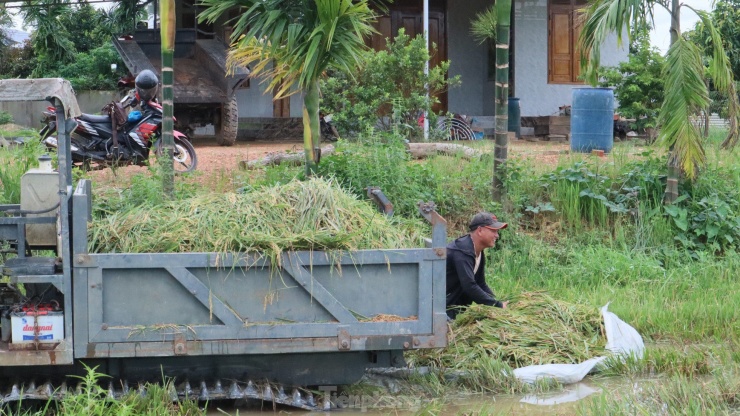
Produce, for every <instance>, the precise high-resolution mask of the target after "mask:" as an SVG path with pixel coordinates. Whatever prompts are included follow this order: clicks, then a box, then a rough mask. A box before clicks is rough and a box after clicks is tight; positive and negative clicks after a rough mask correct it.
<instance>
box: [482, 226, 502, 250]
mask: <svg viewBox="0 0 740 416" xmlns="http://www.w3.org/2000/svg"><path fill="white" fill-rule="evenodd" d="M479 229H480V230H481V232H480V236H481V242H482V243H483V245H484V246H485V247H486V248H490V247H493V246H495V245H496V240H498V230H497V229H496V228H493V227H488V226H485V225H484V226H482V227H480V228H479Z"/></svg>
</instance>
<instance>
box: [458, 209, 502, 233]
mask: <svg viewBox="0 0 740 416" xmlns="http://www.w3.org/2000/svg"><path fill="white" fill-rule="evenodd" d="M508 226H509V224H507V223H505V222H501V221H499V220H498V218H496V216H495V215H493V214H491V213H490V212H479V213H477V214H475V216H474V217H473V219H472V220H470V225H469V226H468V228H469V229H470V231H475V230H477V229H478V228H479V227H490V228H493V229H495V230H503V229H504V228H506V227H508Z"/></svg>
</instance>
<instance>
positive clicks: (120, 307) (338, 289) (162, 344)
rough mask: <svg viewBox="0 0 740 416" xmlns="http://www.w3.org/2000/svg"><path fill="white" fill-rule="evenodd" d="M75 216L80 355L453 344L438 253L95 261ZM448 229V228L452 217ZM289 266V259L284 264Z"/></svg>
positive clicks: (83, 221) (78, 196)
mask: <svg viewBox="0 0 740 416" xmlns="http://www.w3.org/2000/svg"><path fill="white" fill-rule="evenodd" d="M84 182H85V181H82V182H81V185H80V186H78V187H77V191H76V192H75V194H74V201H73V208H74V212H75V215H74V218H73V230H80V232H76V233H73V236H74V243H73V247H74V250H73V259H74V260H73V262H74V266H75V267H74V270H73V285H74V286H73V293H74V311H75V313H74V319H75V321H74V328H75V337H74V343H75V347H74V350H75V357H77V358H108V357H133V356H136V357H158V356H178V355H181V356H189V355H190V356H203V355H239V354H249V355H255V354H256V355H260V354H292V353H299V354H300V353H326V352H335V353H336V352H340V353H341V352H347V353H349V352H361V351H368V352H373V351H389V350H401V351H402V350H406V349H412V348H431V347H442V346H444V345H445V344H446V314H445V296H444V294H445V251H444V249H440V248H439V247H444V245H443V244H444V240H445V229H444V224H441V225H440V224H438V225H437V226H436V227H435V229H436V231H437V232H436V233H435V235H434V237H435V238H434V240H433V241H434V244H433V245H434V246H436V247H437V248H418V249H383V250H359V251H353V252H344V253H329V252H323V251H313V252H285V253H283V254H282V256H281V258H280V259H273V260H271V259H268V258H265V257H264V256H262V255H260V254H259V253H171V254H136V253H112V254H95V253H88V252H87V236H86V233H84V232H82V230H86V229H87V213H88V212H89V211H87V210H88V207H89V202H90V201H89V195H87V194H86V192H87V191H86V190H85V185H84ZM442 221H443V220H442ZM277 260H279V261H277Z"/></svg>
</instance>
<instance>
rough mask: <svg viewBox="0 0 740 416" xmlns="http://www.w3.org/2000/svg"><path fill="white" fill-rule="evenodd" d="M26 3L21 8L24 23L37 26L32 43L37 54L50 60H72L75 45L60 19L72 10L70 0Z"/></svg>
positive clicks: (30, 0)
mask: <svg viewBox="0 0 740 416" xmlns="http://www.w3.org/2000/svg"><path fill="white" fill-rule="evenodd" d="M24 5H26V6H27V7H24V8H23V9H21V15H22V16H23V23H24V24H26V25H31V26H34V27H35V28H36V30H35V31H34V33H33V35H32V39H33V40H32V43H33V48H34V50H36V53H37V55H38V56H40V57H41V58H42V60H43V58H46V59H47V60H48V61H60V62H67V61H70V60H72V58H73V57H74V54H75V46H74V43H73V42H72V41H71V40H70V39H69V33H68V32H67V30H66V28H65V27H64V25H63V24H62V22H61V21H60V19H59V17H60V16H63V15H66V14H69V13H70V12H71V10H72V9H71V7H70V2H69V0H61V1H58V0H28V1H27V2H26V3H24ZM37 69H38V68H37Z"/></svg>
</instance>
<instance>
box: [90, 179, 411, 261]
mask: <svg viewBox="0 0 740 416" xmlns="http://www.w3.org/2000/svg"><path fill="white" fill-rule="evenodd" d="M407 225H410V226H407ZM417 225H418V221H417ZM413 228H414V227H413V222H412V221H408V220H407V221H405V222H402V221H392V220H389V219H388V218H387V217H385V216H384V215H382V214H381V213H380V212H379V211H377V210H376V209H375V208H374V207H373V206H371V205H370V204H368V203H366V202H363V201H360V200H358V199H357V198H356V197H354V196H353V195H351V194H349V193H347V192H345V191H344V190H343V189H342V188H340V187H338V186H337V185H336V184H335V183H333V182H332V181H326V180H322V179H311V180H308V181H305V182H300V181H292V182H290V183H287V184H285V185H278V186H272V187H261V188H257V189H254V190H253V191H252V192H249V193H246V194H235V193H229V194H207V195H197V196H193V197H191V198H187V199H182V200H177V201H170V202H164V203H160V204H143V205H141V206H138V207H133V208H129V209H127V210H124V211H120V212H114V213H110V214H109V215H108V216H106V217H104V218H101V219H98V220H95V221H93V223H92V224H91V230H90V231H91V232H90V251H91V252H100V253H111V252H119V253H120V252H123V253H127V252H128V253H172V252H244V251H260V252H262V253H266V254H267V255H268V257H270V258H273V256H277V255H279V254H280V253H281V252H282V251H283V250H356V249H377V248H407V247H414V246H416V247H418V246H420V244H421V241H420V238H419V236H415V235H414V234H413V232H412V231H410V230H412V229H413ZM410 233H411V234H410Z"/></svg>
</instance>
